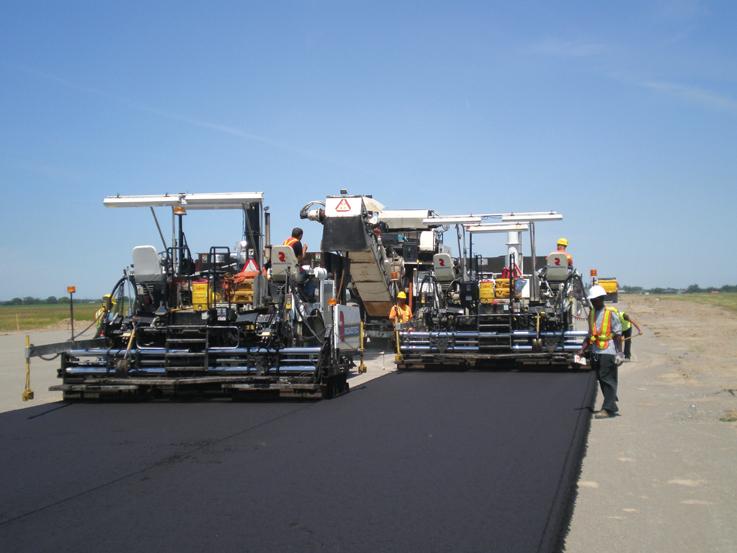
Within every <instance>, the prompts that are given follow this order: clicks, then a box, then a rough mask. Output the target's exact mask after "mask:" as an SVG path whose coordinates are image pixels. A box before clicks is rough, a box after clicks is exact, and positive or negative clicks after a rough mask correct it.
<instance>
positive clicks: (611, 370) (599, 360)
mask: <svg viewBox="0 0 737 553" xmlns="http://www.w3.org/2000/svg"><path fill="white" fill-rule="evenodd" d="M606 295H607V293H606V290H604V288H603V287H601V286H599V285H598V284H595V285H594V286H592V287H591V288H590V289H589V293H588V296H587V297H588V299H589V301H590V302H591V305H592V309H591V313H590V314H589V329H588V330H589V332H588V335H587V336H586V340H585V341H584V344H583V347H582V348H581V351H580V352H579V353H580V354H581V355H583V354H584V353H586V352H588V353H589V354H590V355H589V359H590V360H591V368H592V369H594V370H595V371H596V377H597V378H598V380H599V386H600V387H601V393H602V395H603V396H604V402H603V405H602V408H601V410H600V411H597V413H596V415H595V418H597V419H605V418H610V417H616V416H617V415H618V414H619V407H618V406H617V401H618V398H617V384H618V378H619V375H618V368H619V365H620V364H621V363H622V361H623V360H624V354H623V353H622V323H621V321H620V319H619V315H618V313H617V311H616V310H614V309H612V308H610V307H607V306H606V305H605V303H604V302H605V299H606Z"/></svg>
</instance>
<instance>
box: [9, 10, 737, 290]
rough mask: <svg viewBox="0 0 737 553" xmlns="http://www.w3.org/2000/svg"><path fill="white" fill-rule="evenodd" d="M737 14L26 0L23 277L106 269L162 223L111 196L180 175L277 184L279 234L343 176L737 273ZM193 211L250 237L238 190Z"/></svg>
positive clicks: (21, 101) (580, 240)
mask: <svg viewBox="0 0 737 553" xmlns="http://www.w3.org/2000/svg"><path fill="white" fill-rule="evenodd" d="M735 28H737V5H735V4H734V3H733V2H698V1H692V0H680V1H673V2H666V1H637V2H613V3H604V2H583V1H582V2H558V3H552V2H452V3H451V2H386V3H384V2H379V1H367V2H358V1H336V2H320V1H314V2H276V1H275V2H202V3H194V2H125V3H122V2H115V3H114V2H93V1H89V2H64V3H62V2H34V1H28V0H26V1H21V2H14V1H8V0H6V1H5V2H3V3H2V5H1V6H0V186H2V198H3V201H2V203H1V205H0V225H1V226H0V230H1V231H2V232H0V256H2V259H3V263H2V265H0V284H1V285H2V286H1V291H0V298H2V299H7V298H10V297H13V296H25V295H34V296H46V295H61V294H63V293H64V290H65V286H66V285H67V284H70V283H75V284H76V285H77V286H78V289H79V293H80V295H81V296H84V297H93V296H97V295H99V294H101V293H103V292H104V291H106V290H107V289H108V288H109V287H110V286H111V285H112V283H113V282H114V281H115V280H116V278H117V276H118V275H119V274H120V271H121V270H122V268H123V266H125V265H126V264H128V263H129V262H130V250H131V248H132V247H133V246H134V245H137V244H145V243H152V244H157V243H158V241H157V234H156V231H155V228H154V226H153V224H152V222H151V219H150V215H149V214H148V213H147V212H146V211H144V210H109V209H105V208H103V206H102V198H103V197H104V196H105V195H110V194H116V193H121V194H142V193H147V194H156V193H163V192H178V191H188V192H204V191H263V192H265V193H266V198H267V201H266V203H267V204H268V205H269V206H270V207H271V210H272V212H273V214H274V215H273V217H274V239H275V240H277V239H278V240H281V239H283V237H286V235H287V233H288V230H289V229H290V228H291V227H292V226H293V225H294V224H296V223H297V217H298V215H297V213H298V210H299V208H300V207H301V206H302V205H303V204H304V203H306V202H307V201H309V200H312V199H320V198H323V197H324V196H325V195H326V194H330V193H335V192H337V191H338V190H339V189H340V188H347V189H349V191H351V192H356V193H370V194H373V195H374V196H375V197H376V198H378V199H380V200H381V201H382V202H383V203H384V204H385V205H387V206H388V207H391V208H413V207H417V208H431V209H435V210H437V211H439V212H441V213H447V214H450V213H467V212H470V211H476V212H479V211H482V212H497V211H507V210H514V211H538V210H547V209H556V210H559V211H561V212H563V214H564V215H565V220H564V221H563V222H560V223H548V224H544V225H543V224H541V225H540V226H539V227H538V247H539V248H540V249H542V250H545V249H548V247H550V248H552V246H553V244H554V241H555V239H556V238H557V237H558V236H560V235H563V236H566V237H568V239H569V240H570V242H571V251H572V253H573V254H574V257H575V260H576V264H577V265H578V266H579V267H580V268H581V269H582V270H583V271H585V272H586V273H588V269H589V268H590V267H597V268H598V269H599V272H600V274H612V275H616V276H618V277H619V278H620V280H621V281H622V282H624V283H625V284H631V285H644V286H658V285H661V286H686V285H688V284H691V283H694V282H695V283H699V284H701V285H721V284H726V283H737V255H735V254H737V251H735V250H736V247H735V236H736V235H737V223H736V222H735V207H737V33H735V32H734V29H735ZM188 219H189V220H188V223H189V238H190V243H191V244H192V245H195V246H197V247H199V248H203V249H206V248H207V246H208V245H209V244H210V243H213V244H232V243H234V242H235V241H236V240H237V239H238V237H239V236H238V234H239V225H240V219H239V216H238V215H237V214H223V213H210V214H192V215H190V216H189V218H188ZM304 227H305V230H306V241H307V242H308V243H309V244H310V245H311V246H312V249H315V248H316V247H317V246H318V244H319V236H320V227H319V225H317V224H315V223H308V222H305V224H304ZM502 242H503V240H502V239H491V238H490V239H488V240H486V241H485V242H484V244H483V248H484V253H488V254H489V255H498V254H500V253H502V252H503V248H504V247H503V243H502Z"/></svg>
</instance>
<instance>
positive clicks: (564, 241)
mask: <svg viewBox="0 0 737 553" xmlns="http://www.w3.org/2000/svg"><path fill="white" fill-rule="evenodd" d="M558 245H559V246H565V247H566V248H567V247H568V239H567V238H558Z"/></svg>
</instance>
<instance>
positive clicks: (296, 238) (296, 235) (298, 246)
mask: <svg viewBox="0 0 737 553" xmlns="http://www.w3.org/2000/svg"><path fill="white" fill-rule="evenodd" d="M303 234H304V231H303V230H302V229H301V228H299V227H294V228H293V229H292V236H290V237H289V238H287V239H286V240H284V242H283V244H282V245H283V246H292V249H293V250H294V255H295V256H297V262H298V263H299V264H300V265H301V264H302V259H303V258H304V254H305V252H306V251H307V247H306V246H303V245H302V235H303Z"/></svg>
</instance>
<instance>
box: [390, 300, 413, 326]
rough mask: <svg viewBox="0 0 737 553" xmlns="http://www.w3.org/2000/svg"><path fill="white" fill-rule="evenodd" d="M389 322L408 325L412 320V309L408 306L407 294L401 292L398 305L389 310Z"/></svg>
mask: <svg viewBox="0 0 737 553" xmlns="http://www.w3.org/2000/svg"><path fill="white" fill-rule="evenodd" d="M389 320H390V321H392V322H393V323H394V324H395V325H396V324H406V323H408V322H409V321H411V320H412V309H411V308H410V306H409V305H407V294H406V293H405V292H399V293H398V294H397V303H396V304H395V305H392V308H391V309H390V310H389Z"/></svg>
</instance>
